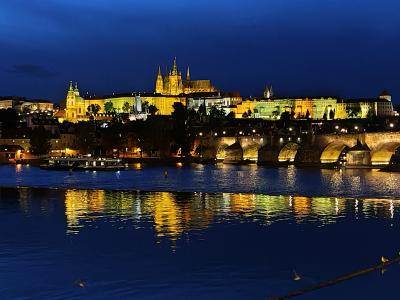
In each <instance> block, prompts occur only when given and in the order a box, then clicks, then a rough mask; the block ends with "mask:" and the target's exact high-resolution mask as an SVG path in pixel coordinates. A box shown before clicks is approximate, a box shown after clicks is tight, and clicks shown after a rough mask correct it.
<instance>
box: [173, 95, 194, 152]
mask: <svg viewBox="0 0 400 300" xmlns="http://www.w3.org/2000/svg"><path fill="white" fill-rule="evenodd" d="M173 108H174V111H173V112H172V121H173V131H172V134H173V139H174V142H175V146H176V149H175V150H178V149H179V148H181V155H182V156H183V155H185V156H186V155H188V154H190V150H191V147H192V142H193V139H194V138H193V135H190V132H189V126H188V122H187V118H188V111H187V109H186V107H185V106H184V105H183V104H182V103H180V102H175V103H174V105H173Z"/></svg>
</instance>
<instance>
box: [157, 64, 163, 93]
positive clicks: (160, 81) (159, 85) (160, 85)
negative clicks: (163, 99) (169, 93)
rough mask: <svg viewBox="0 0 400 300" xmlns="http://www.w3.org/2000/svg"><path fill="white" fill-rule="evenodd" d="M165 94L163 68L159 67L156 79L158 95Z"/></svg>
mask: <svg viewBox="0 0 400 300" xmlns="http://www.w3.org/2000/svg"><path fill="white" fill-rule="evenodd" d="M163 92H164V81H163V78H162V74H161V68H160V66H159V67H158V73H157V79H156V93H158V94H162V93H163Z"/></svg>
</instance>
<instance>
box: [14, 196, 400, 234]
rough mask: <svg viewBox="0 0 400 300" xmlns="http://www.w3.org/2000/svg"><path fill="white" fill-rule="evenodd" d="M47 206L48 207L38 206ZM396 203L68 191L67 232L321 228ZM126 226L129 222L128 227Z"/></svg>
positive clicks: (384, 211) (394, 207)
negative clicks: (232, 224) (102, 224)
mask: <svg viewBox="0 0 400 300" xmlns="http://www.w3.org/2000/svg"><path fill="white" fill-rule="evenodd" d="M19 193H20V197H19V198H20V199H19V202H20V206H21V208H23V209H24V210H29V209H31V207H30V206H29V203H31V201H29V199H30V198H31V195H30V192H29V190H24V189H20V190H19ZM41 204H42V205H47V206H48V205H49V203H41ZM399 210H400V201H398V200H392V199H346V198H335V197H302V196H270V195H253V194H230V193H223V194H207V193H169V192H158V193H136V192H123V191H104V190H66V191H65V215H66V223H67V224H66V225H67V233H78V232H79V231H80V230H82V229H83V228H84V227H87V226H91V225H92V224H93V222H95V221H96V220H99V219H105V220H107V221H110V222H117V223H118V228H124V227H125V226H131V227H133V228H144V227H146V226H147V227H150V228H153V229H154V232H155V236H156V237H158V238H162V237H166V238H168V239H170V240H171V241H174V242H175V241H176V240H178V239H179V238H180V237H181V236H182V235H183V234H184V233H188V232H190V231H194V230H204V229H205V228H207V227H209V226H212V224H213V223H219V222H221V220H222V221H225V220H228V219H229V220H235V219H236V220H237V219H241V220H243V218H245V219H246V220H249V221H251V222H257V223H259V224H264V225H270V224H273V223H275V222H279V221H284V220H286V221H287V220H289V221H290V220H295V221H296V222H299V223H301V222H306V221H307V220H311V221H312V222H318V223H319V224H322V225H325V224H330V223H334V222H337V221H338V220H339V219H340V218H342V217H343V216H346V217H351V218H353V217H354V218H355V219H358V218H371V217H374V218H375V217H379V218H384V219H393V218H394V217H395V216H396V213H397V212H398V211H399ZM127 222H128V223H127Z"/></svg>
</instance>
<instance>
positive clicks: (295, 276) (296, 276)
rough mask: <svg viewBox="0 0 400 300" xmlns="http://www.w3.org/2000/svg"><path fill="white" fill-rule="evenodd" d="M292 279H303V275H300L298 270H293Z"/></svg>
mask: <svg viewBox="0 0 400 300" xmlns="http://www.w3.org/2000/svg"><path fill="white" fill-rule="evenodd" d="M292 279H293V280H294V281H299V280H301V277H300V275H299V274H297V272H296V271H295V270H293V276H292Z"/></svg>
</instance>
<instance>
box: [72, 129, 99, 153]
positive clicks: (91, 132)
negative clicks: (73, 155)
mask: <svg viewBox="0 0 400 300" xmlns="http://www.w3.org/2000/svg"><path fill="white" fill-rule="evenodd" d="M76 138H77V139H76V141H77V146H78V149H79V151H80V152H81V153H82V154H89V153H90V154H92V153H93V151H94V150H95V148H96V145H97V139H96V127H95V124H94V123H91V122H80V123H78V124H77V127H76Z"/></svg>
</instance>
